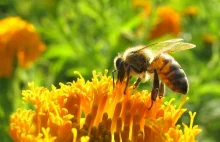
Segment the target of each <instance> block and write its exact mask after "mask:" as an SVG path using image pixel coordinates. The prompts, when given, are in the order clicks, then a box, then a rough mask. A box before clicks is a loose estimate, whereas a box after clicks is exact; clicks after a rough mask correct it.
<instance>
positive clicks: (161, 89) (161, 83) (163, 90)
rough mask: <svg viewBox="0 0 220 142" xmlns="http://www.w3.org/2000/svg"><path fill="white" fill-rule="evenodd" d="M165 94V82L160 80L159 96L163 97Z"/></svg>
mask: <svg viewBox="0 0 220 142" xmlns="http://www.w3.org/2000/svg"><path fill="white" fill-rule="evenodd" d="M164 94H165V86H164V83H163V82H160V89H159V98H160V99H161V98H162V97H163V96H164Z"/></svg>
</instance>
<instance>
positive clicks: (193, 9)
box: [183, 6, 199, 17]
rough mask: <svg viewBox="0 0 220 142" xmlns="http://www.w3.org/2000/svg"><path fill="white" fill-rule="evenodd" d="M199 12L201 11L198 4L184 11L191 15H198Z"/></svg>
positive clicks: (185, 13)
mask: <svg viewBox="0 0 220 142" xmlns="http://www.w3.org/2000/svg"><path fill="white" fill-rule="evenodd" d="M198 13H199V10H198V7H196V6H189V7H187V8H186V9H185V10H184V11H183V14H184V15H187V16H191V17H193V16H196V15H198Z"/></svg>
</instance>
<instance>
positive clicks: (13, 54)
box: [0, 17, 45, 77]
mask: <svg viewBox="0 0 220 142" xmlns="http://www.w3.org/2000/svg"><path fill="white" fill-rule="evenodd" d="M0 27H1V28H0V77H8V76H10V75H11V73H12V71H13V64H14V61H15V59H16V58H17V60H18V63H19V65H21V66H22V67H28V66H29V64H30V62H31V61H33V60H35V59H36V58H37V57H38V56H39V55H40V53H41V52H42V51H43V50H44V48H45V46H44V44H43V43H42V42H41V40H40V37H39V36H38V34H37V33H36V30H35V28H34V26H33V25H32V24H30V23H27V22H25V21H23V20H22V19H20V18H19V17H9V18H5V19H2V20H0Z"/></svg>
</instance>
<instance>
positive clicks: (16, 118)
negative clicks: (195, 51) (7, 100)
mask: <svg viewBox="0 0 220 142" xmlns="http://www.w3.org/2000/svg"><path fill="white" fill-rule="evenodd" d="M107 72H108V71H107V70H106V71H105V73H104V75H103V74H101V73H96V72H95V71H93V78H92V79H91V81H85V80H84V79H83V77H82V76H81V75H80V74H79V73H77V74H79V76H80V78H78V80H77V81H76V82H72V83H69V84H60V86H61V87H60V88H59V89H57V88H55V87H54V86H52V90H51V91H49V90H48V89H47V88H44V87H36V86H35V85H34V83H30V84H29V87H30V90H25V91H23V92H22V95H23V99H24V100H25V101H28V102H30V103H32V104H33V105H34V106H35V110H26V109H22V108H19V109H17V111H16V112H15V113H14V114H12V116H11V120H10V127H9V131H10V134H11V136H12V138H13V139H14V140H15V141H29V142H31V141H50V142H52V141H56V142H59V141H60V142H61V141H72V142H76V141H82V142H86V141H90V142H93V141H105V142H111V141H115V142H120V141H122V142H127V141H132V142H144V141H150V142H153V141H157V142H162V141H164V142H168V141H174V142H180V141H181V142H182V141H185V142H194V141H196V140H195V137H196V136H197V135H198V134H199V133H200V132H201V129H200V128H198V126H197V125H195V126H193V120H194V117H195V114H196V113H192V112H189V114H190V124H189V126H187V125H185V124H183V126H184V127H183V128H181V126H180V125H178V124H177V121H178V119H179V118H180V117H181V115H182V114H183V113H184V112H185V111H186V110H187V109H185V108H182V106H183V104H184V103H185V101H186V100H187V98H186V97H185V98H182V100H181V103H180V104H179V106H176V105H173V101H174V99H171V100H170V101H169V102H165V104H163V99H157V100H156V101H155V103H154V106H153V107H152V108H151V110H148V109H147V108H149V106H150V105H151V95H150V92H148V91H147V90H143V91H140V92H139V91H134V93H132V92H133V89H132V86H131V87H129V88H128V90H127V93H126V95H124V93H123V91H124V89H123V88H124V87H125V84H126V83H122V84H119V83H118V84H117V85H116V86H115V88H114V89H113V84H112V78H111V77H110V76H107ZM182 129H183V130H182Z"/></svg>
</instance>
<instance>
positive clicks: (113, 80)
mask: <svg viewBox="0 0 220 142" xmlns="http://www.w3.org/2000/svg"><path fill="white" fill-rule="evenodd" d="M116 71H117V70H113V71H112V82H113V89H114V88H115V72H116Z"/></svg>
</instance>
